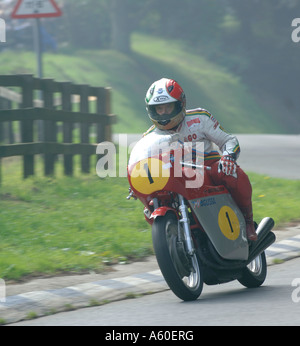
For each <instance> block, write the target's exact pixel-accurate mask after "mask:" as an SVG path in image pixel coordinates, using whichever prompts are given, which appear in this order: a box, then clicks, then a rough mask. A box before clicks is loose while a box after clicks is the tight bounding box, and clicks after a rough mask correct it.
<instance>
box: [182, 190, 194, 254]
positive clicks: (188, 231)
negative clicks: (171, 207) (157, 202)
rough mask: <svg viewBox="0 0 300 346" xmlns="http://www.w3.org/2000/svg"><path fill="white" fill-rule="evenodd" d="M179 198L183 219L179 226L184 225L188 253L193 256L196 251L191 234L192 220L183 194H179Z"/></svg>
mask: <svg viewBox="0 0 300 346" xmlns="http://www.w3.org/2000/svg"><path fill="white" fill-rule="evenodd" d="M178 199H179V211H180V213H181V219H180V220H179V224H178V226H179V225H180V223H181V224H182V225H183V234H184V238H185V244H186V247H187V253H188V255H189V256H193V255H194V253H195V249H194V244H193V239H192V235H191V228H190V221H189V217H188V208H187V206H186V204H185V201H184V197H183V196H181V195H179V194H178ZM178 228H179V227H178ZM178 234H179V236H180V232H178Z"/></svg>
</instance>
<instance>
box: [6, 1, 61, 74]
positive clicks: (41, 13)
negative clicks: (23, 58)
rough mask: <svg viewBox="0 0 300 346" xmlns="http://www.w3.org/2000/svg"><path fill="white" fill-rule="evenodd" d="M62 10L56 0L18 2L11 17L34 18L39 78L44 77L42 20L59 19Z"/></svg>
mask: <svg viewBox="0 0 300 346" xmlns="http://www.w3.org/2000/svg"><path fill="white" fill-rule="evenodd" d="M61 15H62V12H61V10H60V9H59V7H58V6H57V4H56V3H55V1H54V0H18V2H17V4H16V6H15V8H14V10H13V12H12V14H11V17H12V18H13V19H26V18H34V19H35V27H34V46H35V51H36V55H37V65H38V77H39V78H42V77H43V65H42V45H41V29H40V26H41V24H40V18H49V17H59V16H61Z"/></svg>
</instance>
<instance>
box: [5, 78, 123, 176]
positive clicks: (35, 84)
mask: <svg viewBox="0 0 300 346" xmlns="http://www.w3.org/2000/svg"><path fill="white" fill-rule="evenodd" d="M110 109H111V106H110V89H109V88H104V87H91V86H89V85H78V84H73V83H70V82H57V81H54V80H52V79H39V78H35V77H33V76H32V75H1V76H0V160H1V158H3V157H10V156H23V176H24V178H26V177H28V176H30V175H34V157H35V155H39V154H42V155H43V157H44V173H45V175H53V174H54V165H55V161H56V159H57V155H58V154H62V155H63V162H64V174H66V175H72V174H73V156H74V155H80V156H81V171H82V172H84V173H89V171H90V158H91V155H96V146H97V143H101V142H103V141H110V140H111V125H112V124H113V123H115V122H116V116H115V115H113V114H111V112H110Z"/></svg>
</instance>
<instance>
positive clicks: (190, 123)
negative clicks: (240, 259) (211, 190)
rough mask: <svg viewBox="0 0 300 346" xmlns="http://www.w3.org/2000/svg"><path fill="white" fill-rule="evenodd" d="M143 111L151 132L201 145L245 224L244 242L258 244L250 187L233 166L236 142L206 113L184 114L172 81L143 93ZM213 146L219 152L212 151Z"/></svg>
mask: <svg viewBox="0 0 300 346" xmlns="http://www.w3.org/2000/svg"><path fill="white" fill-rule="evenodd" d="M145 102H146V109H147V112H148V116H149V118H150V119H151V121H152V122H153V124H154V125H153V126H151V127H150V129H149V130H148V131H147V132H146V133H145V134H144V136H145V135H147V134H148V133H151V132H152V131H157V132H159V131H170V132H172V133H173V132H176V133H179V134H180V135H181V136H183V138H184V141H185V142H204V160H205V165H208V166H210V167H211V170H209V171H207V173H208V174H209V175H210V177H211V179H212V181H213V182H214V184H216V185H224V186H225V187H226V188H227V189H228V191H229V192H230V194H231V196H232V197H233V199H234V200H235V202H236V203H237V205H238V207H239V208H240V210H241V212H242V213H243V215H244V218H245V221H246V232H247V238H248V239H249V240H251V241H256V240H257V234H256V233H255V226H254V222H253V212H252V187H251V183H250V181H249V178H248V176H247V175H246V173H245V172H244V171H243V170H242V169H241V168H240V166H239V165H238V164H237V163H236V160H237V158H238V156H239V153H240V146H239V142H238V139H237V138H236V137H235V136H234V135H232V134H229V133H227V132H226V131H225V130H224V129H223V128H222V127H221V126H220V124H219V122H218V121H217V120H216V118H214V117H213V116H212V115H211V114H210V113H209V112H208V111H207V110H205V109H203V108H196V109H190V110H186V98H185V94H184V91H183V89H182V88H181V86H180V85H179V84H178V83H177V82H176V81H175V80H173V79H168V78H162V79H160V80H158V81H155V82H154V83H152V85H151V86H150V88H149V89H148V91H147V93H146V98H145ZM213 143H215V144H216V145H217V146H218V147H219V149H220V150H221V152H222V155H220V154H219V151H217V150H214V148H213Z"/></svg>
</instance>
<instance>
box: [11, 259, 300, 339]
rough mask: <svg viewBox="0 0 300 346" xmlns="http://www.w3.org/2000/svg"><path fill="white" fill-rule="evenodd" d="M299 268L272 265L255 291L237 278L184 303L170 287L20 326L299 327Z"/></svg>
mask: <svg viewBox="0 0 300 346" xmlns="http://www.w3.org/2000/svg"><path fill="white" fill-rule="evenodd" d="M299 267H300V258H297V259H294V260H291V261H287V262H285V263H283V264H280V265H275V266H271V267H269V268H268V276H267V279H266V281H265V283H264V285H263V286H261V287H260V288H256V289H246V288H244V287H243V286H241V285H240V284H239V283H238V282H237V281H235V282H231V283H227V284H223V285H217V286H204V289H203V292H202V295H201V296H200V298H199V299H198V300H196V301H194V302H182V301H180V300H179V299H178V298H177V297H176V296H174V294H173V293H172V292H171V291H166V292H162V293H157V294H153V295H148V296H144V297H141V298H137V299H129V300H123V301H119V302H114V303H110V304H107V305H103V306H101V307H92V308H86V309H81V310H77V311H71V312H64V313H60V314H56V315H52V316H47V317H42V318H39V319H38V320H32V321H28V322H20V323H17V324H15V325H22V326H26V325H30V326H34V325H39V326H51V325H56V326H62V325H68V326H210V325H214V326H218V325H221V326H224V325H226V326H229V325H230V326H244V325H246V326H249V325H256V326H262V325H281V326H284V325H300V289H299V288H300V272H299ZM293 282H294V284H295V286H292V283H293ZM116 331H117V330H116ZM98 340H99V342H100V339H98Z"/></svg>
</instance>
